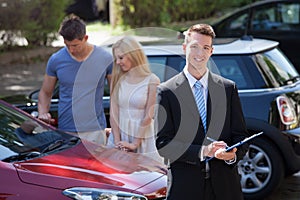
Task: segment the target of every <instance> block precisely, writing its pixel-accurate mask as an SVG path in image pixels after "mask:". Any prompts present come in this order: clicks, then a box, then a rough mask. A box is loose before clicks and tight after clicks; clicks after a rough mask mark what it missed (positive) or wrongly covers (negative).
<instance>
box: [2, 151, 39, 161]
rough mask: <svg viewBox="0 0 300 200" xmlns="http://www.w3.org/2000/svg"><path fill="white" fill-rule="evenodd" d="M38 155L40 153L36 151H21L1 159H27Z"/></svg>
mask: <svg viewBox="0 0 300 200" xmlns="http://www.w3.org/2000/svg"><path fill="white" fill-rule="evenodd" d="M40 155H41V153H40V152H38V151H30V152H22V153H19V154H17V155H12V156H9V157H7V158H5V159H3V160H2V161H3V162H15V161H23V160H29V159H32V158H36V157H39V156H40Z"/></svg>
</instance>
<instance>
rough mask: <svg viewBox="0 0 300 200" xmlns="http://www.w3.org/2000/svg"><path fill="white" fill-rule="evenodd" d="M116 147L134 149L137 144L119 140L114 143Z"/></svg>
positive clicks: (123, 149) (127, 149) (126, 149)
mask: <svg viewBox="0 0 300 200" xmlns="http://www.w3.org/2000/svg"><path fill="white" fill-rule="evenodd" d="M116 148H118V149H120V150H122V151H135V150H136V149H137V145H136V144H134V143H129V142H126V141H120V142H118V143H117V144H116Z"/></svg>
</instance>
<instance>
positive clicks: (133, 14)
mask: <svg viewBox="0 0 300 200" xmlns="http://www.w3.org/2000/svg"><path fill="white" fill-rule="evenodd" d="M249 1H251V0H232V1H227V0H214V1H213V0H163V1H162V0H146V1H139V0H114V7H115V13H116V15H117V16H116V18H117V23H118V24H121V25H123V26H125V27H130V28H137V27H146V26H164V27H168V26H169V25H170V23H174V22H187V21H194V20H201V19H205V18H208V17H211V16H214V15H217V14H219V13H220V12H222V11H223V10H226V9H228V8H231V7H236V6H240V5H243V4H245V3H250V2H249Z"/></svg>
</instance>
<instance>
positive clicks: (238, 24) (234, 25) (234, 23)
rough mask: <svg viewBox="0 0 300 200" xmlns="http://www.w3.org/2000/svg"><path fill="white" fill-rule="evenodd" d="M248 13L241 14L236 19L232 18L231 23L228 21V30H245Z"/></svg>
mask: <svg viewBox="0 0 300 200" xmlns="http://www.w3.org/2000/svg"><path fill="white" fill-rule="evenodd" d="M248 16H249V15H248V13H243V14H241V15H240V16H238V17H237V18H232V20H231V21H229V24H228V25H229V26H228V27H229V29H232V31H233V30H245V29H246V27H247V20H248Z"/></svg>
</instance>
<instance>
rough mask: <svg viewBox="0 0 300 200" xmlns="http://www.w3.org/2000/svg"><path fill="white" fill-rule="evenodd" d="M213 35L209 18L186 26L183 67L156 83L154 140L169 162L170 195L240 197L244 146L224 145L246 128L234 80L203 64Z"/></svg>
mask: <svg viewBox="0 0 300 200" xmlns="http://www.w3.org/2000/svg"><path fill="white" fill-rule="evenodd" d="M214 37H215V33H214V31H213V29H212V27H211V26H209V25H207V24H197V25H194V26H192V27H190V28H189V29H188V31H187V32H186V35H185V41H184V43H183V50H184V52H185V55H186V66H185V68H184V70H183V72H181V73H179V74H178V75H176V76H175V77H173V78H171V79H170V80H168V81H166V82H165V83H162V84H161V85H160V86H159V87H158V97H157V101H158V107H157V110H156V118H155V120H156V123H155V124H156V134H157V139H156V146H157V148H158V150H159V153H160V155H161V156H162V157H164V158H165V160H167V161H168V163H169V166H170V168H169V173H168V177H169V189H168V194H167V199H168V200H183V199H197V200H240V199H243V194H242V190H241V186H240V176H239V174H238V170H237V163H238V161H239V160H240V159H242V158H243V156H244V155H245V153H246V151H247V149H248V146H247V145H242V146H240V147H238V148H235V149H233V150H232V151H230V152H225V148H226V146H230V145H233V144H235V143H237V142H239V141H241V140H243V139H244V138H245V137H247V136H248V133H247V130H246V126H245V121H244V117H243V112H242V108H241V104H240V99H239V96H238V92H237V87H236V85H235V83H234V82H232V81H230V80H228V79H225V78H223V77H221V76H219V75H216V74H213V73H212V72H210V71H209V70H208V68H207V63H208V61H209V59H210V56H211V55H212V53H213V46H212V42H213V38H214ZM196 82H197V83H199V84H200V88H197V87H196V85H195V83H196ZM197 90H198V94H201V95H203V96H202V97H204V102H201V101H200V102H199V101H198V100H199V99H201V98H200V97H198V94H197ZM199 91H200V93H199ZM203 110H204V116H203V115H202V114H203ZM208 137H210V138H213V139H215V140H217V141H214V142H211V141H209V140H208V139H207V138H208Z"/></svg>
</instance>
